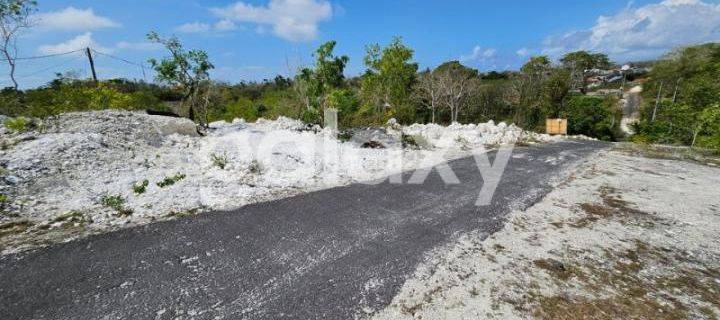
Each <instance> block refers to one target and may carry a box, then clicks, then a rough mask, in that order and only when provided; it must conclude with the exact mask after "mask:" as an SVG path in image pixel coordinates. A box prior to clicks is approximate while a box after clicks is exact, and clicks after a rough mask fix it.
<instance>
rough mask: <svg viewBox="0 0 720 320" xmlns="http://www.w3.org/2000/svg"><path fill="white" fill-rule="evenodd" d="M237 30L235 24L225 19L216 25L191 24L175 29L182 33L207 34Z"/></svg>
mask: <svg viewBox="0 0 720 320" xmlns="http://www.w3.org/2000/svg"><path fill="white" fill-rule="evenodd" d="M235 29H237V25H235V22H232V21H231V20H228V19H223V20H220V21H218V22H216V23H215V24H212V25H211V24H208V23H204V22H189V23H186V24H183V25H180V26H178V27H177V28H175V31H177V32H182V33H207V32H210V31H232V30H235Z"/></svg>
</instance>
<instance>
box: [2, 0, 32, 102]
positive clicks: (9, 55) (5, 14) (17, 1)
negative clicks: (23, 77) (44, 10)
mask: <svg viewBox="0 0 720 320" xmlns="http://www.w3.org/2000/svg"><path fill="white" fill-rule="evenodd" d="M36 10H37V2H36V1H34V0H0V37H2V39H0V41H2V43H0V52H2V54H3V55H4V56H5V61H7V63H8V65H9V66H10V80H12V82H13V87H14V88H15V90H17V88H18V83H17V79H15V69H16V67H17V65H16V62H17V61H16V59H17V37H18V35H19V34H20V32H21V31H22V30H23V29H27V28H30V27H31V26H32V21H30V15H31V14H32V13H34V12H35V11H36Z"/></svg>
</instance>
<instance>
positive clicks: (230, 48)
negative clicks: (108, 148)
mask: <svg viewBox="0 0 720 320" xmlns="http://www.w3.org/2000/svg"><path fill="white" fill-rule="evenodd" d="M484 2H489V1H482V2H481V1H469V0H465V1H461V0H445V1H411V0H397V1H381V0H372V1H371V0H367V1H350V0H329V1H326V0H248V1H237V2H233V1H220V0H207V1H199V0H198V1H191V0H188V1H182V0H126V1H86V0H78V1H73V0H67V1H57V0H55V1H43V0H40V1H39V12H38V13H37V15H35V16H34V17H33V18H34V20H35V21H37V24H36V26H35V27H34V28H33V29H32V30H30V31H28V32H26V33H25V34H24V35H23V37H22V38H21V39H20V40H19V47H20V54H19V55H20V56H23V57H32V56H38V55H51V54H62V53H65V52H69V51H74V50H78V49H81V48H85V47H88V46H89V47H92V48H93V49H95V50H96V51H98V52H102V53H105V54H107V55H110V56H112V57H114V58H121V59H124V60H126V61H127V62H131V63H134V64H130V63H127V62H122V61H119V60H117V59H113V58H111V57H110V56H106V55H105V56H104V55H99V56H97V57H96V59H97V65H98V66H97V67H98V73H99V75H100V77H101V78H111V77H127V78H143V77H145V78H146V79H147V80H152V76H153V75H152V73H151V72H150V71H149V70H147V69H146V70H145V73H143V69H142V67H141V66H140V65H142V64H144V63H145V62H146V61H147V59H148V58H150V57H161V56H163V55H164V52H163V51H162V48H160V47H158V46H156V45H153V44H151V43H148V42H146V40H145V35H146V34H147V32H148V31H150V30H156V31H158V32H159V33H160V34H163V35H172V34H175V35H177V36H178V37H180V39H181V40H182V41H183V42H184V43H185V44H186V45H187V47H189V48H202V49H205V50H207V51H208V53H209V54H210V57H211V59H212V61H213V62H214V63H215V65H216V67H217V69H216V70H215V71H214V74H213V76H214V77H215V78H217V79H221V80H226V81H231V82H236V81H240V80H259V79H263V78H271V77H273V76H274V75H275V74H283V75H288V74H291V73H292V72H293V70H296V69H297V68H298V67H300V66H303V65H307V64H309V63H311V61H312V58H311V53H312V51H313V49H314V48H316V47H317V46H318V45H319V44H320V43H322V42H324V41H327V40H337V41H338V47H337V52H338V53H341V54H347V55H349V56H350V58H351V60H350V64H349V67H348V70H347V73H348V75H356V74H359V73H361V72H362V71H363V69H364V67H363V65H362V57H363V54H364V48H365V46H366V45H367V44H370V43H381V44H382V43H387V42H388V41H390V39H392V37H393V36H402V37H403V39H404V40H405V42H406V43H407V44H409V45H410V46H411V47H413V48H414V49H415V51H416V55H415V57H416V60H417V62H419V63H420V65H421V67H423V68H425V67H433V66H435V65H437V64H439V63H441V62H443V61H447V60H451V59H452V60H460V61H462V62H463V63H464V64H466V65H469V66H472V67H476V68H479V69H482V70H491V69H496V70H505V69H516V68H518V66H519V65H521V64H522V62H523V61H525V60H526V59H527V58H528V57H529V56H531V55H537V54H546V55H549V56H551V57H554V58H556V57H558V56H559V55H561V54H563V53H564V52H567V51H570V50H576V49H587V50H592V51H600V52H605V53H608V54H609V55H610V57H611V58H612V59H614V60H615V61H618V62H625V61H628V60H640V59H648V58H655V57H658V56H660V55H662V54H663V53H665V52H667V51H668V50H670V49H671V48H673V47H677V46H682V45H687V44H695V43H702V42H708V41H720V0H665V1H647V0H641V1H632V2H628V1H617V0H603V1H576V0H572V1H570V0H560V1H552V4H549V3H541V2H540V1H512V0H510V1H501V2H493V3H484ZM543 2H544V1H543ZM0 65H2V63H0ZM68 70H73V71H75V73H77V74H79V75H81V76H87V75H88V67H87V61H86V60H85V59H84V57H83V56H82V55H81V54H79V53H75V54H68V55H61V56H58V57H53V58H47V59H37V60H23V61H22V62H21V65H20V69H19V70H18V72H17V74H18V75H19V76H20V78H21V79H20V82H21V84H22V86H23V87H30V86H37V85H41V84H43V83H46V82H47V81H49V80H50V79H52V77H53V74H54V73H55V72H64V71H68ZM6 82H7V77H6V76H0V85H6Z"/></svg>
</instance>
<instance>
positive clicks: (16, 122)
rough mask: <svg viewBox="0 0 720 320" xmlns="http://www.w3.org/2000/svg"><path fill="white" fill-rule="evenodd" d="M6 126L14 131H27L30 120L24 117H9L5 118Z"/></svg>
mask: <svg viewBox="0 0 720 320" xmlns="http://www.w3.org/2000/svg"><path fill="white" fill-rule="evenodd" d="M4 124H5V128H8V129H10V131H14V132H25V131H27V130H28V129H29V124H30V121H29V120H28V119H27V118H24V117H17V118H9V119H6V120H5V123H4Z"/></svg>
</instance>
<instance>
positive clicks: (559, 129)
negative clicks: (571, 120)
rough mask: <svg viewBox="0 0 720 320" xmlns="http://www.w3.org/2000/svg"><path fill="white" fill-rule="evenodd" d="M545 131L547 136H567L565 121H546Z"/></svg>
mask: <svg viewBox="0 0 720 320" xmlns="http://www.w3.org/2000/svg"><path fill="white" fill-rule="evenodd" d="M545 130H546V132H547V133H548V134H567V119H547V120H545Z"/></svg>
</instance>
